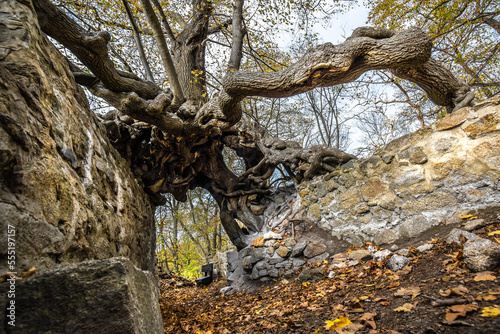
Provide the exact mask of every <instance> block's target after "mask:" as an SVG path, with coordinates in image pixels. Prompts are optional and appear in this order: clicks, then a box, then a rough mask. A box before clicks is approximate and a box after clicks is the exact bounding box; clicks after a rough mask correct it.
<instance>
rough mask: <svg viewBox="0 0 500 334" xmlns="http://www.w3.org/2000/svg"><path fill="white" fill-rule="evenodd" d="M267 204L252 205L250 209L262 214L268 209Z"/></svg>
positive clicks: (258, 214)
mask: <svg viewBox="0 0 500 334" xmlns="http://www.w3.org/2000/svg"><path fill="white" fill-rule="evenodd" d="M266 209H267V205H250V210H251V211H252V213H253V214H254V215H256V216H260V215H262V214H263V213H264V211H266Z"/></svg>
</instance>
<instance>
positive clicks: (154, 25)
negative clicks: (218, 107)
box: [140, 0, 184, 106]
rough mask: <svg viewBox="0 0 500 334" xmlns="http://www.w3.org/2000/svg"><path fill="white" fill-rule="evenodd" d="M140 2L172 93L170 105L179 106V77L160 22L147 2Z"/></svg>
mask: <svg viewBox="0 0 500 334" xmlns="http://www.w3.org/2000/svg"><path fill="white" fill-rule="evenodd" d="M140 2H141V5H142V8H143V9H144V13H145V14H146V17H147V19H148V22H149V25H150V26H151V29H152V30H153V35H154V38H155V41H156V43H157V44H158V49H159V51H160V56H161V59H162V62H163V66H164V68H165V71H166V72H167V75H168V79H169V81H170V86H171V88H172V92H173V93H174V100H173V101H172V105H174V106H180V105H181V104H182V102H184V95H183V93H182V88H181V85H180V83H179V77H178V76H177V71H176V69H175V67H174V63H173V61H172V57H171V56H170V52H169V51H168V45H167V41H166V40H165V37H164V36H163V32H162V30H161V25H160V21H158V17H156V14H155V11H154V9H153V7H152V6H151V3H150V2H149V0H140Z"/></svg>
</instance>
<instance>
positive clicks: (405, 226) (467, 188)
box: [227, 97, 500, 288]
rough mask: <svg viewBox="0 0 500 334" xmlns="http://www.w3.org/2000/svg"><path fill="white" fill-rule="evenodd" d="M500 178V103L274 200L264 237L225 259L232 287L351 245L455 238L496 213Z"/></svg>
mask: <svg viewBox="0 0 500 334" xmlns="http://www.w3.org/2000/svg"><path fill="white" fill-rule="evenodd" d="M499 178H500V97H497V98H493V99H490V100H485V101H480V102H478V103H477V104H476V105H475V107H473V108H464V109H461V110H459V111H457V112H455V113H453V114H452V115H448V116H446V117H445V118H443V119H442V120H440V121H438V122H436V123H435V124H432V125H430V126H427V127H426V128H423V129H420V130H418V131H416V132H414V133H411V134H408V135H405V136H403V137H401V138H399V139H396V140H394V141H393V142H391V143H389V144H388V145H387V146H386V147H385V148H384V149H383V150H381V151H380V152H378V153H377V154H376V155H374V156H372V157H369V158H366V159H359V160H352V161H350V162H348V163H347V164H344V165H342V166H340V167H339V168H338V169H337V170H336V171H334V172H331V173H330V174H327V175H325V176H319V177H316V178H314V179H312V180H310V181H305V182H302V183H301V184H299V186H298V189H297V191H292V192H290V189H286V190H285V189H284V190H283V191H281V192H280V193H278V194H277V195H275V196H274V199H275V200H273V201H271V202H270V203H269V204H268V205H267V207H266V209H265V210H263V213H262V214H263V215H264V216H266V221H267V225H266V230H265V231H263V233H265V234H263V235H262V236H258V237H257V238H255V239H254V240H253V242H252V245H251V246H249V247H247V248H245V249H243V250H241V251H240V252H239V253H237V252H231V253H228V257H227V258H228V267H227V272H228V280H229V281H230V282H231V283H233V286H235V287H236V288H239V287H240V286H245V288H248V282H249V281H252V280H259V281H267V280H269V279H273V278H277V277H282V276H284V277H287V276H289V275H292V274H293V272H294V270H295V269H297V268H300V267H302V266H304V265H305V264H306V263H311V262H323V261H325V260H332V261H333V262H334V263H335V261H336V260H338V259H336V258H335V256H334V255H335V254H339V255H342V254H341V253H342V252H344V251H345V250H346V249H347V248H348V247H349V246H352V245H355V246H362V245H364V244H365V243H366V242H372V243H375V244H377V245H382V246H385V247H389V246H391V245H392V246H394V245H393V244H396V243H397V244H398V245H401V244H402V243H404V242H405V241H407V240H411V238H416V237H418V236H419V235H420V234H422V233H424V232H426V231H429V230H430V229H432V228H433V227H434V226H436V225H450V226H449V229H451V228H452V226H453V225H456V223H458V222H459V221H460V216H462V215H464V214H466V213H467V212H468V211H469V210H477V209H481V208H486V207H490V206H498V205H499V203H500V181H499ZM352 254H356V253H355V252H353V253H352ZM331 256H333V258H332V257H331ZM346 260H351V261H353V262H356V261H357V260H359V259H358V258H357V257H356V256H353V257H352V258H347V259H346Z"/></svg>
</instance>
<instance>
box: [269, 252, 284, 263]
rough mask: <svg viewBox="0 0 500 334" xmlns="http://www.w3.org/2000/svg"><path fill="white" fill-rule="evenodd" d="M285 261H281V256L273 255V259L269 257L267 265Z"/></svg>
mask: <svg viewBox="0 0 500 334" xmlns="http://www.w3.org/2000/svg"><path fill="white" fill-rule="evenodd" d="M283 261H285V259H283V258H282V257H281V256H279V255H278V254H274V255H273V257H271V258H270V259H269V260H268V262H269V264H277V263H281V262H283Z"/></svg>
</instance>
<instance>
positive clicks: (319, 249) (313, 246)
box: [304, 241, 326, 258]
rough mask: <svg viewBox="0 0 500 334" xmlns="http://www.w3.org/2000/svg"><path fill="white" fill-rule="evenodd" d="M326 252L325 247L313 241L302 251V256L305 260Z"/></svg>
mask: <svg viewBox="0 0 500 334" xmlns="http://www.w3.org/2000/svg"><path fill="white" fill-rule="evenodd" d="M325 251H326V246H325V245H324V244H322V243H321V242H319V241H313V242H311V243H310V244H308V245H307V246H306V248H305V249H304V255H305V257H307V258H312V257H315V256H316V255H319V254H321V253H324V252H325Z"/></svg>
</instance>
